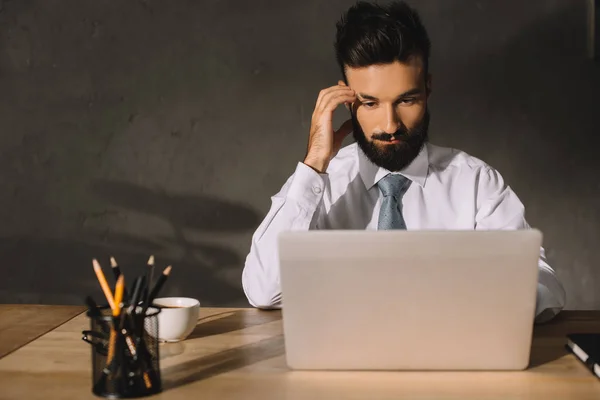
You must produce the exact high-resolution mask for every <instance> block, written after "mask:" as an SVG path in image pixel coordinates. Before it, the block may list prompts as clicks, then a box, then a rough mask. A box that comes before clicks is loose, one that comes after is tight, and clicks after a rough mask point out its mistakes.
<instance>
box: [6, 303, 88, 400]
mask: <svg viewBox="0 0 600 400" xmlns="http://www.w3.org/2000/svg"><path fill="white" fill-rule="evenodd" d="M84 310H85V307H83V306H81V307H80V306H45V305H37V304H0V358H2V357H4V356H6V355H7V354H9V353H10V352H12V351H14V350H16V349H18V348H19V347H22V346H24V345H26V344H27V343H29V342H31V341H32V340H34V339H37V338H38V337H40V336H42V335H43V334H45V333H46V332H48V331H51V330H52V329H54V328H56V327H57V326H58V325H60V324H62V323H64V322H65V321H68V320H69V319H71V318H73V317H75V316H76V315H77V314H80V313H81V312H83V311H84ZM0 396H1V395H0Z"/></svg>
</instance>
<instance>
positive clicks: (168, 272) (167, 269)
mask: <svg viewBox="0 0 600 400" xmlns="http://www.w3.org/2000/svg"><path fill="white" fill-rule="evenodd" d="M171 268H172V267H171V266H170V265H169V266H168V267H167V268H165V270H164V271H163V274H165V275H169V274H170V273H171Z"/></svg>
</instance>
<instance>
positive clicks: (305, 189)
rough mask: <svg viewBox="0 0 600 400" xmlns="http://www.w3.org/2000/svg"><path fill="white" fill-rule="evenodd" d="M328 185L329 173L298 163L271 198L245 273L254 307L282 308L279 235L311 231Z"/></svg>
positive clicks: (254, 237) (243, 277)
mask: <svg viewBox="0 0 600 400" xmlns="http://www.w3.org/2000/svg"><path fill="white" fill-rule="evenodd" d="M327 184H328V179H327V175H326V174H320V173H318V172H316V171H315V170H314V169H312V168H311V167H309V166H307V165H306V164H304V163H298V165H297V167H296V171H295V172H294V174H293V175H292V176H291V177H290V178H289V179H288V180H287V182H286V183H285V184H284V185H283V187H282V188H281V190H280V191H279V193H277V194H276V195H274V196H273V197H271V208H270V210H269V212H268V213H267V215H266V217H265V218H264V219H263V221H262V223H261V224H260V225H259V227H258V228H257V230H256V231H255V232H254V234H253V236H252V244H251V246H250V253H249V254H248V256H247V257H246V263H245V265H244V270H243V272H242V287H243V288H244V293H245V294H246V297H247V298H248V301H249V302H250V304H251V305H252V306H254V307H257V308H262V309H269V308H280V307H281V283H280V275H279V255H278V252H277V241H278V236H279V234H280V233H281V232H283V231H289V230H294V231H298V230H308V229H310V228H311V223H312V221H313V220H315V219H316V218H314V217H315V216H316V215H317V214H318V210H319V206H320V204H321V199H322V197H323V193H324V192H325V190H326V186H327ZM312 228H316V227H314V226H313V227H312Z"/></svg>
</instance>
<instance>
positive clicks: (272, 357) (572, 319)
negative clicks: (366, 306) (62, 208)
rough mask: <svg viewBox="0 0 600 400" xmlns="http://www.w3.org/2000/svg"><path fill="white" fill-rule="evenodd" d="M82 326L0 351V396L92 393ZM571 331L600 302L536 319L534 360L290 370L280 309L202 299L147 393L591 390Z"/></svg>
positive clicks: (593, 323) (75, 323) (303, 395)
mask: <svg viewBox="0 0 600 400" xmlns="http://www.w3.org/2000/svg"><path fill="white" fill-rule="evenodd" d="M46 312H48V313H51V312H53V311H52V310H51V309H48V310H47V311H46ZM87 327H88V321H87V320H86V317H85V315H79V316H77V317H75V318H73V319H71V320H69V321H67V322H66V323H64V324H63V325H60V326H58V327H57V328H56V329H54V330H52V331H50V332H48V333H46V334H45V335H43V336H41V337H39V338H38V339H36V340H34V341H32V342H30V343H29V344H27V345H25V346H23V347H21V348H20V349H18V350H16V351H14V352H13V353H11V354H9V355H7V356H5V357H4V358H2V359H0V388H1V389H0V398H1V399H22V398H26V399H32V400H33V399H65V398H76V399H93V398H95V397H94V396H93V395H92V393H91V378H90V374H91V371H90V369H91V365H90V346H89V345H88V344H87V343H85V342H83V341H82V340H81V335H80V333H81V331H82V330H83V329H87ZM574 331H579V332H593V331H600V312H564V313H563V314H561V315H560V316H559V318H558V319H556V320H555V321H553V322H551V323H550V324H547V325H544V326H539V327H537V328H536V330H535V338H534V342H533V346H532V357H531V360H532V363H531V364H532V366H531V368H530V369H528V370H526V371H519V372H308V371H289V370H288V369H287V368H286V366H285V358H284V357H285V355H284V343H283V336H282V325H281V313H280V312H278V311H271V312H264V311H262V312H261V311H258V310H255V309H202V311H201V320H200V321H199V324H198V326H197V327H196V330H195V331H194V332H193V333H192V335H191V336H190V338H188V339H187V340H186V341H185V342H181V343H173V344H163V345H161V370H162V376H163V384H164V391H163V393H161V394H159V395H156V396H153V398H157V399H175V400H176V399H186V400H187V399H189V398H207V399H213V398H214V399H250V398H256V399H261V400H262V399H277V400H280V399H290V400H295V399H311V400H312V399H399V398H403V399H410V398H413V399H430V398H435V399H450V398H451V399H458V398H460V399H463V398H469V399H470V398H473V399H482V398H485V399H507V398H510V399H578V400H580V399H592V398H594V399H598V398H600V380H598V379H596V378H595V377H594V376H593V375H592V374H591V373H590V372H588V370H587V369H586V368H585V367H584V366H583V365H581V364H580V363H579V362H578V361H577V360H576V359H575V357H574V356H573V355H570V354H568V353H567V352H566V350H564V343H565V337H564V335H565V334H566V333H568V332H574Z"/></svg>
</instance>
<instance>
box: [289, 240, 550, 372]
mask: <svg viewBox="0 0 600 400" xmlns="http://www.w3.org/2000/svg"><path fill="white" fill-rule="evenodd" d="M541 243H542V234H541V232H540V231H538V230H536V229H528V230H516V231H515V230H510V231H509V230H504V231H466V230H465V231H448V230H445V231H403V230H389V231H354V230H340V231H336V230H321V231H295V232H284V233H282V234H281V235H280V237H279V243H278V244H279V248H278V251H279V259H280V268H281V287H282V308H283V310H282V313H283V327H284V338H285V346H286V360H287V363H288V366H289V367H290V368H293V369H330V370H356V369H358V370H398V369H408V370H422V369H437V370H464V369H470V370H481V369H483V370H491V369H504V370H506V369H508V370H510V369H524V368H526V367H527V365H528V363H529V353H530V348H531V336H532V330H533V322H534V314H535V304H536V291H537V276H538V260H539V255H540V246H541Z"/></svg>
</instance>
